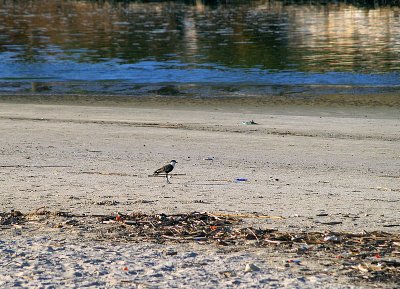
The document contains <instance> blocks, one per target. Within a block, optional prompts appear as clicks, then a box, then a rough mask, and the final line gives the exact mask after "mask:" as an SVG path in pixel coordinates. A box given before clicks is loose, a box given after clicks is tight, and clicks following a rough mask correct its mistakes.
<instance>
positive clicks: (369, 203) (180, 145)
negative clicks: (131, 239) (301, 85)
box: [0, 103, 400, 288]
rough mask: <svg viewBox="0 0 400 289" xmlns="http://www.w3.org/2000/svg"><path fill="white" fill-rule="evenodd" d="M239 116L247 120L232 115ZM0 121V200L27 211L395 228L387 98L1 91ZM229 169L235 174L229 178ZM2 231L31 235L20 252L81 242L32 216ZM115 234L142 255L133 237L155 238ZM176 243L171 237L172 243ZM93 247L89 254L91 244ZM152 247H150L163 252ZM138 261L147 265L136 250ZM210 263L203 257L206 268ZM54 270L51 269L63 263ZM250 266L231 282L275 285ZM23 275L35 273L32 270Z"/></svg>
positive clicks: (393, 131)
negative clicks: (28, 222)
mask: <svg viewBox="0 0 400 289" xmlns="http://www.w3.org/2000/svg"><path fill="white" fill-rule="evenodd" d="M250 120H254V122H256V123H257V124H255V125H246V124H243V122H246V121H250ZM0 130H1V134H2V136H3V137H2V138H1V149H2V151H1V156H0V162H1V163H0V190H1V196H0V198H1V202H0V204H1V207H0V210H1V211H9V210H11V209H14V210H19V211H22V212H29V211H33V210H35V209H37V208H40V207H43V206H45V207H46V208H47V209H48V210H51V211H67V212H71V213H74V214H82V213H84V214H113V213H115V212H122V213H126V214H129V213H132V212H138V211H140V212H145V213H166V214H172V213H188V212H193V211H208V212H213V213H229V214H253V215H254V214H256V215H268V216H278V217H283V218H282V219H259V218H248V219H245V225H252V226H259V227H262V228H277V229H279V230H282V231H293V232H296V231H345V232H363V231H375V230H377V231H387V232H392V233H399V232H400V222H399V220H400V211H399V203H400V182H399V180H400V172H399V167H400V166H399V164H400V142H399V141H400V110H399V109H397V108H396V107H394V108H393V107H391V108H385V107H373V108H371V107H366V108H365V107H364V108H356V107H351V106H350V107H344V108H338V107H323V108H316V107H312V106H307V107H302V106H251V105H244V106H237V105H223V104H222V105H221V104H220V103H219V104H216V105H209V104H208V105H201V104H200V105H193V106H190V105H187V104H181V105H179V106H172V105H170V104H168V103H164V104H162V105H156V104H154V103H153V104H146V103H142V104H141V105H138V106H135V105H129V106H126V107H123V106H121V105H119V106H115V105H113V106H110V105H106V106H80V105H57V104H51V105H48V104H22V103H19V104H16V103H14V104H13V103H1V104H0ZM171 159H175V160H177V161H178V164H177V166H176V169H175V170H174V173H176V174H178V175H176V176H172V178H171V179H170V180H171V183H172V184H166V181H165V179H164V178H162V177H149V175H151V174H152V172H153V171H154V170H155V169H157V168H158V167H160V165H163V164H165V163H167V162H168V161H170V160H171ZM238 178H242V179H246V180H245V181H236V179H238ZM5 231H6V232H7V233H6V234H5V235H4V236H5V237H3V238H2V240H1V242H0V246H2V247H3V248H4V247H5V246H11V247H12V246H15V251H16V252H17V251H18V250H22V249H27V248H28V247H29V244H30V242H38V245H37V246H38V247H33V248H31V249H30V250H31V251H30V252H31V254H32V255H35V254H37V251H35V250H41V249H40V248H43V246H45V247H46V246H47V245H46V242H50V241H51V240H52V239H53V238H56V236H61V237H57V238H61V239H63V238H64V239H63V240H64V241H63V242H65V243H66V244H70V245H71V246H80V245H81V244H80V242H85V241H83V240H80V241H79V242H78V243H79V244H77V242H76V241H74V240H72V239H69V238H70V237H69V236H68V234H62V233H60V232H53V231H51V230H50V231H49V230H47V231H46V232H45V233H44V236H47V237H43V236H42V235H41V234H39V233H38V231H37V229H35V230H33V229H31V233H30V230H25V231H24V230H23V229H22V231H21V233H20V234H16V233H15V232H11V231H10V230H5ZM16 236H19V237H16ZM36 239H39V240H41V241H37V240H36ZM78 239H79V238H78ZM78 239H77V240H78ZM12 240H14V241H12ZM65 240H67V241H65ZM13 242H14V243H13ZM57 242H58V241H57ZM91 242H92V241H90V240H87V244H86V245H85V246H88V247H91V246H92V245H93V244H92V243H91ZM41 246H42V247H41ZM65 246H68V248H64V249H65V250H64V251H63V252H64V253H65V252H68V250H77V251H80V250H83V251H84V249H82V248H81V247H79V249H74V248H72V247H69V245H65ZM102 246H105V247H108V246H109V244H107V243H104V244H102ZM118 246H122V247H123V248H122V247H121V248H120V249H121V251H122V252H123V253H121V256H123V257H121V259H123V260H125V258H129V254H134V255H135V256H137V257H138V258H139V259H140V254H141V253H140V252H141V250H145V251H146V250H148V248H147V247H146V246H150V247H151V248H152V250H155V251H154V252H158V251H160V250H163V249H160V247H158V246H159V245H151V244H144V245H143V244H142V245H138V246H136V245H135V248H136V249H135V250H138V252H136V253H132V251H131V249H129V248H131V246H128V245H127V244H119V245H118ZM118 246H117V247H118ZM13 250H14V249H13ZM118 250H119V249H118ZM187 250H188V249H187V248H186V249H184V248H183V249H182V252H181V251H179V252H180V253H179V254H178V256H183V255H184V254H185V253H184V252H186V251H187ZM190 250H192V251H193V250H199V251H196V252H197V253H196V254H198V255H202V254H203V255H202V256H203V257H204V258H206V257H207V255H208V254H209V252H208V253H204V251H208V250H211V251H213V250H217V249H216V248H207V249H205V248H204V247H202V248H197V247H196V249H193V248H190V249H189V251H190ZM128 252H129V253H128ZM154 252H153V253H154ZM199 252H200V253H199ZM257 252H258V253H257ZM257 252H256V253H255V252H250V251H243V252H242V253H240V254H241V255H240V254H239V253H235V254H239V255H240V256H241V257H238V259H236V258H235V257H234V256H235V255H229V254H228V255H225V256H224V258H225V257H226V258H228V259H227V260H229V259H230V258H231V259H235V261H232V262H233V263H230V265H227V266H238V268H239V267H243V266H244V264H245V263H248V262H251V260H252V259H254V258H256V256H257V254H266V253H265V252H264V253H260V252H262V251H257ZM98 254H100V255H99V256H101V252H98ZM127 254H128V255H127ZM154 254H156V255H157V253H154ZM95 256H97V255H94V257H93V258H95ZM157 256H158V257H157V258H161V259H162V258H164V257H160V256H163V255H162V254H161V255H160V254H158V255H157ZM215 256H218V257H211V258H220V257H221V256H219V255H218V254H217V255H215ZM203 257H202V258H203ZM143 258H147V257H143ZM157 258H156V259H157ZM221 258H222V257H221ZM267 258H268V256H264V255H263V257H262V258H261V259H260V258H258V259H257V262H258V264H259V266H261V267H262V268H264V269H263V271H262V274H264V273H265V274H267V275H268V274H269V273H271V272H269V273H268V272H267V271H269V270H272V271H273V270H277V268H278V267H279V266H281V265H282V262H281V261H282V260H283V259H284V258H285V257H284V258H283V259H282V260H281V261H277V262H275V263H274V262H272V263H273V265H271V262H267V263H265V262H266V261H265V260H266V259H267ZM22 259H23V258H22ZM78 259H79V258H78ZM117 259H118V258H117ZM161 259H157V260H160V261H159V262H161V263H160V264H164V263H163V262H164V261H165V260H164V261H162V260H161ZM278 259H279V258H278ZM221 260H222V261H221V262H223V259H221ZM238 260H239V261H238ZM260 260H261V261H260ZM170 261H171V260H170ZM21 262H22V261H21ZM49 262H50V261H49ZM110 262H114V261H110ZM138 262H139V261H138ZM140 262H144V263H141V264H142V266H144V267H145V266H146V265H144V264H145V259H143V260H142V259H141V261H140ZM155 262H156V263H157V262H158V261H155ZM174 262H178V261H176V260H175V261H174ZM212 262H213V264H218V262H220V261H216V260H214V261H212ZM228 262H229V261H228ZM235 262H236V263H235ZM237 262H238V263H237ZM263 262H264V263H263ZM178 263H179V262H178ZM200 263H201V262H200ZM232 264H235V265H232ZM277 264H280V265H279V266H278V265H277ZM36 265H37V264H36ZM153 265H154V264H153ZM153 265H149V268H150V267H152V266H153ZM46 266H47V265H46ZM154 266H155V265H154ZM160 266H161V265H160ZM163 266H164V265H163ZM220 266H221V264H220V265H216V266H215V267H212V266H211V267H210V268H209V269H204V268H203V269H204V270H205V271H204V272H206V273H204V274H206V275H207V274H209V270H211V271H212V270H216V268H218V267H220ZM200 267H201V266H200ZM29 268H30V267H29V266H27V267H25V268H22V269H21V272H25V273H26V272H29V270H30V269H29ZM149 268H147V269H149ZM147 269H146V270H147ZM203 269H202V270H203ZM60 270H61V269H60ZM85 270H86V269H82V271H85ZM90 270H91V269H90ZM160 270H161V271H162V269H160ZM196 270H197V269H196ZM207 270H208V271H207ZM287 270H289V271H284V272H280V273H277V272H275V271H274V273H273V274H275V273H276V274H277V275H276V276H275V277H276V279H277V280H278V281H276V284H279V287H285V286H286V287H293V286H299V287H323V284H329V283H330V284H339V285H337V286H336V287H341V286H342V285H341V284H347V285H349V284H353V283H351V282H352V280H350V279H348V278H345V277H344V276H341V275H340V274H339V276H337V277H335V276H328V275H330V274H328V275H324V274H322V275H321V274H320V272H322V271H321V270H320V271H318V270H317V271H318V272H319V273H318V274H317V273H316V274H314V275H315V276H316V277H315V278H317V279H318V278H321V280H322V281H321V282H319V281H318V280H319V279H318V280H317V281H315V280H314V281H312V282H311V281H310V280H311V279H307V278H308V277H307V278H306V279H305V281H304V280H300V279H298V278H300V277H301V276H303V275H304V274H303V273H302V272H301V271H300V272H297V271H296V272H295V271H290V270H291V269H290V268H289V269H287ZM61 271H62V272H63V273H62V274H61V275H63V274H67V273H66V271H68V270H61ZM78 271H79V270H78ZM167 271H168V270H167ZM317 271H315V272H317ZM68 272H70V271H68ZM163 272H164V273H163V274H164V275H162V276H163V277H165V276H169V277H170V278H171V280H173V281H171V282H172V283H159V284H161V285H159V286H160V287H159V288H162V287H164V288H165V287H166V286H167V287H172V286H173V284H179V280H180V279H179V278H181V277H182V276H181V277H179V278H178V276H175V277H176V278H175V277H173V276H172V275H173V274H172V273H171V272H175V273H176V271H175V270H172V271H171V272H170V273H171V274H172V275H171V274H170V273H168V272H166V271H163ZM25 273H21V276H22V275H24V274H25ZM175 273H174V274H175ZM186 273H188V272H186ZM192 273H193V272H192ZM192 273H190V274H192ZM0 274H3V278H2V279H0V282H3V283H2V284H5V285H10V284H13V283H12V282H13V281H10V280H8V279H7V278H5V277H4V276H6V275H7V274H8V273H7V272H6V271H4V270H3V272H0ZM68 274H69V273H68ZM68 274H67V275H68ZM82 274H83V275H84V276H86V277H87V278H89V279H90V278H92V277H90V276H87V275H85V273H82ZM110 274H111V273H110ZM118 274H122V273H121V272H119V271H118ZM118 274H117V275H118ZM182 274H183V275H185V274H184V273H182ZM188 274H189V273H188ZM196 274H198V272H197V273H196ZM252 274H253V273H252ZM259 274H261V273H254V274H253V275H254V278H253V277H251V278H250V277H249V276H250V275H243V278H242V279H243V280H246V281H243V280H242V281H243V282H242V283H239V284H241V286H242V287H248V286H256V287H265V286H273V284H274V283H273V282H272V281H270V282H272V283H268V282H267V281H264V282H266V283H263V282H261V281H260V278H261V277H260V275H259ZM262 274H261V275H262ZM288 274H289V275H290V276H292V277H293V276H295V277H293V278H294V279H290V278H291V277H290V278H289V277H288V276H289V275H288ZM291 274H292V275H291ZM293 274H294V275H293ZM106 275H107V274H106ZM117 275H112V274H111V275H107V276H108V277H107V278H110V279H107V280H106V279H102V282H103V281H104V282H105V283H101V284H102V286H108V287H110V286H114V285H115V283H112V282H116V281H115V280H114V281H113V278H114V277H115V276H117ZM145 275H146V274H144V275H143V276H145ZM150 275H151V274H150ZM150 275H146V276H147V277H143V278H142V279H140V276H141V275H140V274H139V273H138V274H136V277H137V278H138V279H137V280H136V281H137V282H139V283H140V282H142V281H143V282H144V283H146V282H147V283H146V284H147V285H148V286H150V287H151V286H157V284H158V283H157V282H155V283H152V282H150V281H149V279H148V278H150V277H149V276H150ZM178 275H179V274H178ZM278 275H279V276H278ZM63 276H64V275H63ZM68 276H69V275H68ZM110 276H111V277H110ZM112 276H114V277H112ZM118 276H119V275H118ZM255 276H256V277H255ZM64 277H65V276H64ZM64 277H60V278H61V279H62V278H64ZM78 277H79V276H78ZM78 277H77V276H69V277H68V278H70V279H71V280H74V281H73V282H72V281H71V282H72V283H74V284H78V286H83V283H79V281H77V280H76V279H77V278H78ZM275 277H271V276H270V277H265V278H266V279H268V278H270V279H271V278H272V279H274V278H275ZM21 278H22V277H21ZM115 278H117V277H115ZM146 278H147V279H146ZM160 278H161V277H160ZM174 278H175V279H174ZM288 278H289V279H288ZM324 278H325V279H324ZM326 278H327V279H326ZM22 279H23V278H22ZM22 279H21V280H22ZM78 279H79V278H78ZM156 279H157V278H156ZM192 279H193V278H192ZM239 279H240V278H239ZM261 279H262V278H261ZM24 280H25V281H26V280H27V279H26V278H25V279H24ZM35 280H36V279H35ZM160 280H161V279H160ZM174 280H175V281H174ZM218 280H219V279H218ZM285 280H286V281H287V282H288V283H287V284H285V282H286V281H285ZM288 280H292V281H293V282H294V283H290V282H291V281H288ZM299 280H300V281H299ZM25 281H24V282H25ZM136 281H135V282H136ZM197 281H198V282H200V281H199V280H196V278H194V279H193V280H192V281H190V282H192V283H190V282H189V283H187V284H186V285H187V286H188V287H193V286H195V285H194V284H196V282H197ZM225 281H226V280H225ZM225 281H224V282H225ZM231 281H232V280H230V281H229V282H231ZM303 281H304V282H303ZM21 282H22V281H21ZM26 282H28V283H26V284H28V285H35V286H36V285H39V284H44V283H43V280H36V281H32V280H31V281H29V280H28V281H26ZM29 282H32V283H29ZM35 282H36V283H35ZM46 282H47V281H46ZM57 282H58V281H57ZM76 282H77V283H76ZM149 282H150V283H149ZM160 282H161V281H160ZM174 282H175V283H174ZM201 282H203V281H201ZM201 282H200V283H199V284H203V285H204V286H205V287H207V286H208V287H210V288H212V287H226V286H228V285H229V286H234V284H228V283H226V282H225V283H224V282H222V283H219V281H215V283H210V284H208V283H201ZM204 282H206V281H204ZM324 282H325V283H324ZM327 282H328V283H327ZM349 282H350V283H349ZM72 283H71V284H72ZM49 284H51V282H50V283H49ZM56 284H61V283H56ZM71 284H69V285H71ZM118 284H119V285H121V284H122V283H118ZM135 284H136V283H135ZM207 284H208V285H207ZM354 284H356V283H354ZM14 285H15V284H14ZM98 285H99V284H98ZM125 285H126V286H128V287H129V286H132V284H125ZM147 285H146V286H147ZM206 285H207V286H206ZM369 285H371V286H375V285H376V284H375V285H374V284H369ZM381 285H382V286H385V284H381ZM121 286H124V284H122V285H121ZM143 286H144V285H143ZM364 286H365V284H364ZM205 287H204V288H205ZM329 287H331V286H329ZM333 287H335V286H333Z"/></svg>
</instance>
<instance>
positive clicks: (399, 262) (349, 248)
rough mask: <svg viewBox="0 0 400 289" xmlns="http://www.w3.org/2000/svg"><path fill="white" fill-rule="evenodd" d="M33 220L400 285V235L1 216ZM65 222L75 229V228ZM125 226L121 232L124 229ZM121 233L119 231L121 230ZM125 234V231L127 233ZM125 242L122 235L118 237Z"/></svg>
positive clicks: (185, 220)
mask: <svg viewBox="0 0 400 289" xmlns="http://www.w3.org/2000/svg"><path fill="white" fill-rule="evenodd" d="M34 215H45V216H46V215H47V216H49V218H50V217H51V215H53V216H60V217H63V218H66V219H68V220H69V221H70V220H71V219H77V218H92V219H93V218H98V220H99V223H100V224H112V225H114V224H115V225H117V226H114V227H115V230H120V231H124V234H122V236H125V237H126V240H145V241H150V242H158V243H165V242H174V243H181V242H197V243H200V244H216V245H220V246H234V245H239V246H240V245H252V246H257V247H270V246H275V248H276V249H281V250H282V251H283V252H285V251H290V252H293V250H294V252H296V253H297V255H298V256H299V257H317V258H318V257H324V258H331V259H332V260H335V262H336V263H338V264H340V265H341V266H342V269H343V270H344V271H345V273H346V274H347V275H350V276H353V277H361V278H363V279H366V280H370V281H380V282H393V281H394V282H399V280H400V234H391V233H386V232H364V233H360V234H355V233H344V232H299V233H289V232H279V231H278V230H274V229H255V228H251V227H246V228H242V227H241V226H239V224H240V223H241V222H242V221H241V219H240V218H236V217H220V216H215V215H213V214H211V213H199V212H193V213H189V214H175V215H166V214H155V215H147V214H142V213H133V214H130V215H124V214H117V215H91V216H90V215H72V214H69V213H64V212H57V213H51V212H49V211H46V210H37V211H35V212H33V213H29V214H22V213H21V212H18V211H11V212H9V213H2V212H0V225H1V227H0V229H7V228H10V227H12V226H13V225H23V224H24V223H26V222H27V221H28V220H29V217H31V216H34ZM69 221H67V222H65V224H66V225H68V224H76V222H69ZM121 226H122V228H121ZM118 228H119V229H118ZM125 229H126V230H125ZM119 236H121V234H120V235H119Z"/></svg>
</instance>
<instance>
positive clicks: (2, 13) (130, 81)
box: [0, 0, 400, 97]
mask: <svg viewBox="0 0 400 289" xmlns="http://www.w3.org/2000/svg"><path fill="white" fill-rule="evenodd" d="M213 2H218V1H200V0H197V1H166V2H164V1H154V2H152V1H145V3H142V1H129V2H109V1H68V0H64V1H61V0H50V1H7V0H5V1H2V2H0V93H31V92H34V93H43V94H46V93H53V94H57V93H80V94H90V93H96V94H99V93H103V94H111V95H113V94H124V95H148V94H154V93H155V94H158V95H186V96H205V97H208V96H211V95H212V96H218V95H223V94H231V95H234V94H237V95H268V94H271V95H272V94H278V95H285V94H290V95H295V94H296V93H304V92H313V93H315V92H316V91H317V92H318V93H338V92H339V93H353V92H354V91H357V93H370V94H374V93H397V92H400V73H399V71H400V8H399V7H395V6H379V7H365V6H364V7H363V6H359V5H353V4H344V3H328V4H326V3H325V4H324V5H322V4H310V3H307V4H296V3H292V4H287V3H284V2H281V1H231V2H230V4H226V3H225V1H219V2H224V3H225V4H218V3H217V4H212V3H213ZM208 3H211V4H208Z"/></svg>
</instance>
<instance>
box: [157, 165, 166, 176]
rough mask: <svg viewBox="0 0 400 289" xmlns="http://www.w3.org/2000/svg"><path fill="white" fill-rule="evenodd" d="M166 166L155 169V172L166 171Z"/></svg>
mask: <svg viewBox="0 0 400 289" xmlns="http://www.w3.org/2000/svg"><path fill="white" fill-rule="evenodd" d="M165 167H166V166H163V167H161V168H159V169H158V170H155V171H154V174H160V173H164V172H165Z"/></svg>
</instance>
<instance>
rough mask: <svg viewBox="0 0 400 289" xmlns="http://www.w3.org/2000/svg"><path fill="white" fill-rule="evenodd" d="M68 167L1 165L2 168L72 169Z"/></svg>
mask: <svg viewBox="0 0 400 289" xmlns="http://www.w3.org/2000/svg"><path fill="white" fill-rule="evenodd" d="M70 167H72V166H66V165H0V168H70Z"/></svg>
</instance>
